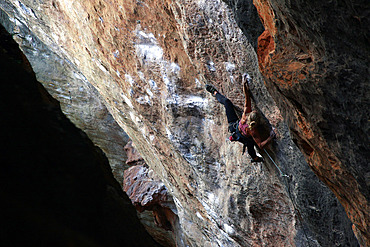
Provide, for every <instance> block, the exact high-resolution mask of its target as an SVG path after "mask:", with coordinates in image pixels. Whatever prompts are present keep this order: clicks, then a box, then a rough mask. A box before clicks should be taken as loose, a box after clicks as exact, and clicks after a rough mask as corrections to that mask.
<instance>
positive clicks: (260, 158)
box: [251, 156, 263, 163]
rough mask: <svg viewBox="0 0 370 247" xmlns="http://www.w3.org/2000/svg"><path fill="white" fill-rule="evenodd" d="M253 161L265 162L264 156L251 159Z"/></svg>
mask: <svg viewBox="0 0 370 247" xmlns="http://www.w3.org/2000/svg"><path fill="white" fill-rule="evenodd" d="M251 162H252V163H255V162H263V158H262V157H259V156H257V159H253V158H252V159H251Z"/></svg>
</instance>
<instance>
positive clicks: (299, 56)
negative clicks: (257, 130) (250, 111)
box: [254, 0, 370, 246]
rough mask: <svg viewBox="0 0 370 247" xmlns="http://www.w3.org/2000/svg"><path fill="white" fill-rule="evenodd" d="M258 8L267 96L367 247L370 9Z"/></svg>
mask: <svg viewBox="0 0 370 247" xmlns="http://www.w3.org/2000/svg"><path fill="white" fill-rule="evenodd" d="M254 4H255V5H256V7H257V10H258V12H259V14H260V17H261V19H262V21H263V23H264V26H265V29H266V31H265V32H264V33H263V34H262V35H261V36H260V38H259V45H258V58H259V66H260V70H261V72H262V74H263V75H264V78H265V82H266V84H267V86H268V89H269V91H270V93H271V94H272V96H273V97H274V98H275V100H276V101H277V102H278V104H279V108H280V109H281V110H282V113H283V116H284V117H285V119H287V120H288V124H289V127H290V130H291V132H292V133H293V136H294V139H295V142H296V143H297V145H298V146H299V147H300V149H301V150H302V152H303V153H304V154H305V157H306V159H307V161H308V163H309V165H310V167H311V168H312V170H313V171H314V172H315V173H316V175H317V176H318V177H319V178H320V179H321V180H322V181H324V182H325V184H327V186H329V188H331V190H332V191H333V192H334V193H335V195H336V196H337V198H338V199H339V201H340V202H341V203H342V205H343V206H344V208H345V210H346V212H347V214H348V217H349V218H350V219H351V220H352V222H353V229H354V232H355V233H356V236H357V238H358V239H359V242H360V243H361V244H362V245H363V246H368V245H370V235H369V233H370V230H369V225H370V215H369V214H370V210H369V200H370V198H369V187H368V185H369V177H368V176H369V166H368V162H369V155H368V154H369V149H368V143H369V142H368V129H369V122H368V121H367V119H368V111H367V110H365V109H366V108H367V109H368V108H369V104H368V96H366V94H364V92H368V91H369V81H368V66H367V65H366V64H368V58H369V43H368V34H369V31H368V28H367V25H368V24H369V19H368V18H367V19H365V18H361V17H359V16H362V17H364V16H366V11H368V6H369V5H368V3H366V1H355V2H353V1H343V2H341V3H340V4H337V5H336V4H334V5H332V4H329V3H320V4H318V3H317V2H306V1H295V2H294V3H291V4H288V3H287V2H285V1H279V0H277V1H275V0H271V1H264V0H260V1H258V0H257V1H256V0H255V1H254ZM365 6H367V7H365ZM366 9H367V10H366ZM329 23H330V24H329ZM366 136H367V137H366Z"/></svg>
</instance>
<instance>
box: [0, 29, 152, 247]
mask: <svg viewBox="0 0 370 247" xmlns="http://www.w3.org/2000/svg"><path fill="white" fill-rule="evenodd" d="M0 68H1V70H0V78H1V83H0V96H1V97H0V111H1V114H2V119H1V122H0V127H1V130H2V131H1V133H0V140H1V143H2V144H3V145H2V153H1V156H0V163H1V167H0V183H1V186H0V198H1V199H0V202H1V205H2V207H1V208H2V210H1V213H0V218H1V221H0V229H1V233H0V236H1V245H2V246H61V247H64V246H86V247H91V246H94V247H95V246H96V247H99V246H112V247H113V246H117V247H118V246H138V247H141V246H142V247H144V246H158V245H156V243H155V242H154V241H153V239H152V238H151V237H150V236H149V234H148V233H147V232H146V231H145V229H144V228H143V227H142V225H141V224H140V222H139V219H138V218H137V217H136V214H135V209H134V208H133V206H132V205H131V203H130V200H129V199H128V197H127V195H125V194H124V193H123V192H122V190H121V188H120V185H119V184H118V182H117V181H116V180H115V179H114V177H113V174H112V172H111V171H110V167H109V164H108V160H107V158H106V157H105V156H104V154H103V153H102V152H101V150H99V149H97V148H96V146H94V145H93V143H92V142H91V141H90V140H89V139H88V138H87V136H86V135H85V134H84V133H83V132H82V131H81V130H79V129H77V128H76V127H75V126H74V125H73V124H72V123H71V122H70V121H69V120H68V119H67V118H66V117H65V116H64V115H63V113H62V112H61V109H60V107H59V104H58V102H57V101H55V100H54V99H53V98H52V97H51V96H50V95H49V94H48V93H47V92H46V91H45V89H44V88H43V87H42V86H41V84H40V83H39V82H37V81H36V79H35V75H34V74H33V72H32V69H30V67H29V63H28V62H27V59H26V58H25V57H24V56H23V54H22V53H21V51H20V50H19V48H18V46H17V44H16V43H15V42H14V40H13V39H12V37H11V36H10V35H9V34H8V33H7V32H6V31H5V29H4V28H3V27H2V26H0Z"/></svg>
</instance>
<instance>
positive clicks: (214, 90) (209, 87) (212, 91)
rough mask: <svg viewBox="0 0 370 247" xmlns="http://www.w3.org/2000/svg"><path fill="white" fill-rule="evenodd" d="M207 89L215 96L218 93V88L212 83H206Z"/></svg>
mask: <svg viewBox="0 0 370 247" xmlns="http://www.w3.org/2000/svg"><path fill="white" fill-rule="evenodd" d="M206 90H207V91H208V92H210V93H211V94H212V96H215V95H216V93H217V89H216V88H215V87H214V86H212V85H210V84H206Z"/></svg>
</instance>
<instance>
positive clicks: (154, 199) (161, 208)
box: [123, 165, 178, 246]
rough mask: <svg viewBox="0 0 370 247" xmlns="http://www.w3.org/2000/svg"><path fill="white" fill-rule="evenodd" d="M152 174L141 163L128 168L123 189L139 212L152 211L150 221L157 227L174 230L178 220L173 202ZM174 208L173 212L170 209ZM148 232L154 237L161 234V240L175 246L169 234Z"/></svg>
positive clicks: (163, 186)
mask: <svg viewBox="0 0 370 247" xmlns="http://www.w3.org/2000/svg"><path fill="white" fill-rule="evenodd" d="M153 174H154V172H153V170H149V169H148V168H147V167H145V166H143V165H136V166H133V167H130V168H128V169H127V170H126V171H125V174H124V183H123V190H124V191H125V192H126V193H127V195H128V196H129V198H130V199H131V202H132V204H133V205H134V206H135V207H136V209H137V210H138V211H139V212H140V213H141V212H143V211H145V210H148V211H152V212H153V216H154V218H152V221H153V220H154V221H155V223H156V225H157V226H158V227H160V228H162V229H164V230H166V231H171V230H174V228H175V225H176V223H177V222H178V218H177V215H176V214H175V213H176V206H175V203H174V202H173V200H172V198H171V196H170V195H169V194H168V192H167V189H166V186H165V185H164V184H163V183H162V182H161V181H160V180H159V179H158V178H157V179H156V178H155V177H153ZM171 207H172V209H171ZM174 209H175V212H173V211H172V210H174ZM150 233H151V235H152V236H153V237H154V238H156V236H163V237H161V238H160V239H163V240H162V241H161V242H164V244H167V246H175V240H174V239H173V237H172V236H171V234H169V233H168V234H163V233H162V232H158V233H154V231H151V232H150ZM171 243H172V244H171ZM164 244H163V245H164Z"/></svg>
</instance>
